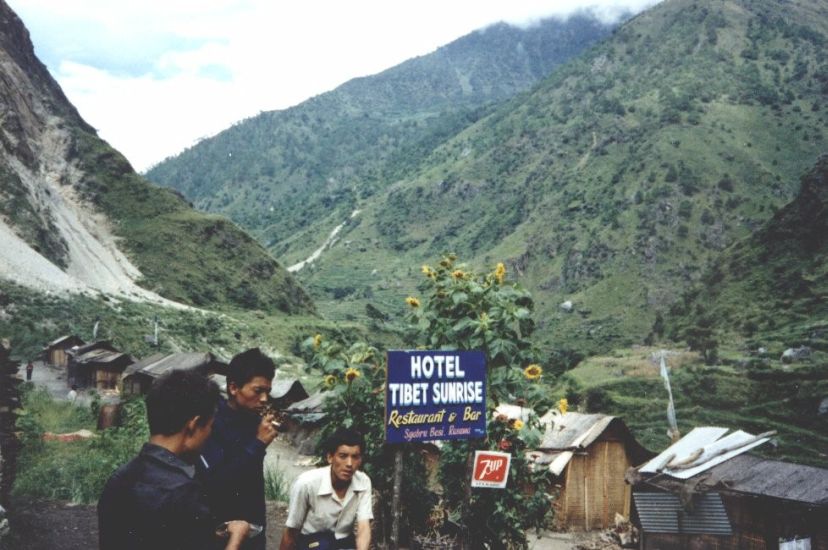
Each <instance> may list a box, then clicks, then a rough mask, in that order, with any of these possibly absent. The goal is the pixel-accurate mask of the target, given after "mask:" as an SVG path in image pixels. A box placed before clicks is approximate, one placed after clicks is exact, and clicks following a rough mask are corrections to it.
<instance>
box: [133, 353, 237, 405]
mask: <svg viewBox="0 0 828 550" xmlns="http://www.w3.org/2000/svg"><path fill="white" fill-rule="evenodd" d="M192 369H195V370H197V371H199V372H201V373H202V374H204V375H206V376H210V375H222V376H223V375H224V374H226V373H227V363H226V362H225V361H222V360H220V359H218V358H217V357H216V356H215V355H213V354H212V353H209V352H181V353H171V354H168V355H164V354H155V355H151V356H150V357H147V358H146V359H142V360H141V361H138V362H137V363H135V364H133V365H130V366H129V367H127V369H126V370H125V371H124V374H123V380H122V387H123V393H124V395H144V394H146V393H147V392H148V391H149V389H150V387H151V386H152V383H153V382H154V381H155V379H157V378H158V377H159V376H161V375H162V374H164V373H165V372H168V371H170V370H192Z"/></svg>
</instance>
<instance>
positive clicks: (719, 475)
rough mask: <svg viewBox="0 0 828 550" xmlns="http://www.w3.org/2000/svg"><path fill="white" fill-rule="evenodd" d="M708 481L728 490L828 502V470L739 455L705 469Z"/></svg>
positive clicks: (813, 502) (805, 500)
mask: <svg viewBox="0 0 828 550" xmlns="http://www.w3.org/2000/svg"><path fill="white" fill-rule="evenodd" d="M708 473H709V474H710V480H709V482H707V483H709V484H711V485H713V486H716V485H721V486H723V487H725V488H726V490H728V491H736V492H740V493H747V494H753V495H763V496H769V497H774V498H781V499H786V500H793V501H797V502H805V503H808V504H815V505H823V506H825V505H828V470H826V469H825V468H817V467H814V466H804V465H802V464H791V463H788V462H780V461H778V460H766V459H763V458H760V457H758V456H752V455H740V456H737V457H734V458H731V459H730V460H728V461H727V462H723V463H722V464H719V465H718V466H715V467H714V468H712V469H711V470H710V472H708Z"/></svg>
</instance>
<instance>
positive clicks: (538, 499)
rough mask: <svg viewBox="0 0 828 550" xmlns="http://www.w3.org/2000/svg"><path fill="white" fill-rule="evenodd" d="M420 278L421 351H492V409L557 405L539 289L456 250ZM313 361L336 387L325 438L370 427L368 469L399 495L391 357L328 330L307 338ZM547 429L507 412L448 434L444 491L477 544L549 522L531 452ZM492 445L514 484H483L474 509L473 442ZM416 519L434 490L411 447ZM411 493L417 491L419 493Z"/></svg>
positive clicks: (514, 542)
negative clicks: (537, 344)
mask: <svg viewBox="0 0 828 550" xmlns="http://www.w3.org/2000/svg"><path fill="white" fill-rule="evenodd" d="M422 273H423V275H424V276H425V277H424V282H423V284H422V285H421V286H420V291H421V292H422V295H423V298H422V299H420V298H416V297H413V296H409V297H408V298H407V299H406V302H407V303H408V305H409V308H410V314H409V316H408V318H407V323H408V330H407V334H406V338H407V341H408V345H409V346H411V347H417V348H420V349H446V350H449V349H451V350H456V349H460V350H472V349H475V350H481V351H483V352H484V353H485V355H486V357H487V367H488V381H487V388H488V394H487V396H488V404H489V411H488V414H489V415H491V412H492V410H493V409H494V407H495V406H496V405H497V404H498V403H501V402H510V403H511V402H520V403H523V404H524V405H525V406H527V407H529V408H534V407H538V406H546V407H548V406H549V402H548V397H547V396H546V393H545V392H544V389H543V387H542V386H541V383H540V382H539V379H540V378H541V375H542V372H543V369H542V368H541V367H540V365H538V364H537V363H535V361H536V357H537V352H536V350H535V349H534V347H533V346H532V344H531V343H530V341H529V338H530V336H531V335H532V332H533V331H534V327H535V326H534V322H533V321H532V319H531V314H532V310H533V307H534V306H533V301H532V297H531V295H530V294H529V293H528V292H527V291H526V290H524V289H522V288H520V287H519V286H518V285H517V284H515V283H511V282H507V281H506V279H505V276H506V268H505V266H504V265H503V264H502V263H501V264H498V265H497V267H496V268H495V270H494V271H493V272H490V273H474V272H472V271H470V270H468V269H467V268H466V267H465V266H463V265H459V264H456V257H455V256H454V255H451V254H450V255H446V256H444V257H443V258H442V259H441V260H440V262H439V264H438V265H437V267H435V268H432V267H430V266H423V267H422ZM304 349H305V351H306V353H307V354H308V355H307V357H308V360H309V365H310V366H311V367H312V368H314V369H317V370H319V371H320V372H321V373H323V374H324V376H325V380H324V384H325V385H327V386H328V387H329V388H330V396H329V397H328V399H327V400H326V402H325V412H326V424H325V427H324V428H323V436H324V435H326V434H328V433H330V432H331V431H332V430H333V429H335V428H336V427H337V426H339V425H345V426H351V427H354V428H356V429H358V430H361V431H362V432H363V433H365V434H366V438H367V447H368V455H369V456H371V457H372V458H374V460H373V461H372V462H371V463H370V464H369V467H368V468H367V469H368V471H369V474H370V475H371V476H372V479H374V478H375V477H376V478H378V482H377V481H375V485H376V486H377V487H378V489H379V490H380V491H381V492H384V493H385V494H386V495H388V496H387V497H386V498H384V499H383V500H384V501H390V495H389V491H390V488H391V485H390V482H391V474H392V472H391V466H392V465H393V462H394V461H393V458H392V457H393V450H392V449H391V448H390V447H389V446H384V445H383V440H384V435H385V434H384V424H385V422H384V400H383V398H384V382H385V359H384V357H383V356H382V355H381V354H380V353H379V352H378V350H377V349H376V348H374V347H372V346H369V345H367V344H365V343H357V344H353V345H351V346H346V345H343V344H340V343H338V342H331V341H328V340H326V339H324V338H323V337H322V336H321V335H316V336H314V337H312V338H308V339H307V340H306V341H305V342H304ZM540 437H541V433H540V430H539V426H538V423H537V418H536V417H534V416H532V417H531V418H530V419H529V421H528V422H525V423H524V420H512V421H509V420H508V419H505V418H498V419H497V420H496V421H494V422H489V424H488V438H487V439H486V440H485V441H483V442H471V443H468V442H462V443H457V442H446V444H445V445H444V446H443V448H442V451H441V457H440V473H439V477H440V483H441V485H442V488H443V492H442V499H443V501H444V503H445V505H446V506H448V507H449V508H450V509H451V510H453V511H454V512H455V513H457V514H460V515H461V516H462V520H463V521H464V522H466V525H468V526H472V525H474V526H482V525H485V526H486V527H485V528H484V529H473V530H472V531H473V532H471V533H470V534H469V536H470V537H472V540H471V543H470V544H471V547H473V548H477V547H482V544H483V543H484V542H488V543H495V544H506V545H507V546H508V547H510V548H526V547H527V542H526V535H525V531H526V529H528V528H530V527H533V526H534V527H536V526H540V525H542V524H543V522H544V518H545V516H546V513H547V512H548V510H549V497H548V494H547V493H546V492H545V491H543V490H539V491H531V492H530V491H527V490H526V489H527V488H528V487H539V486H541V485H542V483H543V482H544V474H534V473H531V472H530V471H529V469H528V466H527V464H526V462H525V460H524V458H523V451H524V450H525V449H526V448H531V446H533V445H536V444H537V443H538V442H539V440H540ZM482 448H492V449H500V450H504V451H509V452H511V453H512V455H513V460H512V471H511V472H510V484H511V485H512V487H513V488H514V489H515V490H511V491H476V492H474V495H473V498H472V500H471V502H470V506H469V508H468V509H465V501H464V498H463V495H464V494H465V492H464V484H465V483H466V482H467V475H466V472H465V468H466V461H467V457H468V454H469V453H470V452H473V451H474V449H482ZM404 456H405V461H406V462H405V468H404V471H405V472H406V474H405V477H404V485H405V487H406V488H405V493H404V494H406V499H405V501H406V506H407V509H406V511H405V513H404V514H403V517H407V518H408V521H409V523H410V526H411V529H412V530H413V531H420V532H423V531H424V530H425V526H424V524H423V523H422V522H421V520H422V519H424V518H425V516H426V514H427V512H428V510H429V509H430V508H431V505H432V504H433V503H434V498H433V497H430V496H429V495H428V494H427V493H425V492H424V491H425V483H423V481H424V479H425V472H424V467H423V464H422V462H421V460H420V458H419V456H418V455H417V454H415V453H404ZM408 491H416V493H415V494H416V495H417V496H412V495H413V494H414V493H409V492H408Z"/></svg>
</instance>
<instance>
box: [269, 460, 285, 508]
mask: <svg viewBox="0 0 828 550" xmlns="http://www.w3.org/2000/svg"><path fill="white" fill-rule="evenodd" d="M264 484H265V498H266V499H267V500H276V501H278V502H287V501H288V497H289V496H290V487H289V485H288V482H287V480H286V479H285V473H284V471H283V470H281V469H279V467H278V464H277V467H276V468H270V469H265V474H264Z"/></svg>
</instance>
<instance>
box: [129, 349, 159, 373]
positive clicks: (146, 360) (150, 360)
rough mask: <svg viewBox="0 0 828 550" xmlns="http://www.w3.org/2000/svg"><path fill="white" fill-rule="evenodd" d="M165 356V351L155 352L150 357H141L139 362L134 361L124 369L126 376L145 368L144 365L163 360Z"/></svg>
mask: <svg viewBox="0 0 828 550" xmlns="http://www.w3.org/2000/svg"><path fill="white" fill-rule="evenodd" d="M163 357H164V354H163V353H154V354H152V355H150V356H149V357H145V358H144V359H141V360H140V361H138V362H137V363H133V364H131V365H130V366H128V367H127V368H126V369H125V370H124V376H129V375H130V374H132V373H133V372H138V371H139V370H141V369H143V368H144V367H146V366H148V365H152V364H153V363H155V362H157V361H159V360H161V359H162V358H163Z"/></svg>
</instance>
